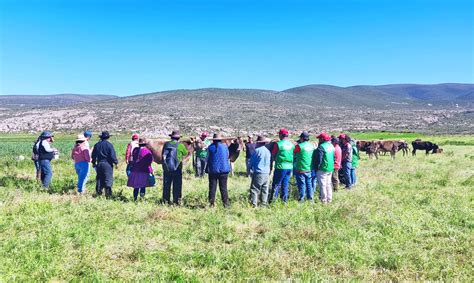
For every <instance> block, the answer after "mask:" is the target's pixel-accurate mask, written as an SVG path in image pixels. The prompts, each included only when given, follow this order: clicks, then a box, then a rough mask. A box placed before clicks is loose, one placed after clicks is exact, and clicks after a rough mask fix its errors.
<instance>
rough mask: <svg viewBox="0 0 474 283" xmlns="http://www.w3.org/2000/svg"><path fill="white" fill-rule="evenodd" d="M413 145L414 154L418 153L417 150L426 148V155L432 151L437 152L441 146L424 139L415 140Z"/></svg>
mask: <svg viewBox="0 0 474 283" xmlns="http://www.w3.org/2000/svg"><path fill="white" fill-rule="evenodd" d="M411 145H412V146H413V151H412V152H411V153H412V155H413V156H415V155H416V150H417V149H418V150H425V151H426V155H428V154H429V153H430V151H431V152H432V153H436V152H437V151H438V148H439V146H438V145H437V144H435V143H432V142H429V141H422V140H415V141H414V142H412V143H411Z"/></svg>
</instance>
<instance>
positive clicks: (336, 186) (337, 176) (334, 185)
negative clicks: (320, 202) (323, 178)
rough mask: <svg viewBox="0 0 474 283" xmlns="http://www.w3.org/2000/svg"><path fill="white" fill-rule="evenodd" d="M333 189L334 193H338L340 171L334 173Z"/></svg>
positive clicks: (336, 170) (335, 170)
mask: <svg viewBox="0 0 474 283" xmlns="http://www.w3.org/2000/svg"><path fill="white" fill-rule="evenodd" d="M331 180H332V189H333V191H335V192H337V188H338V186H339V169H334V171H333V172H332V178H331Z"/></svg>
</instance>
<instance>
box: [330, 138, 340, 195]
mask: <svg viewBox="0 0 474 283" xmlns="http://www.w3.org/2000/svg"><path fill="white" fill-rule="evenodd" d="M331 143H332V146H334V171H333V173H332V188H333V191H335V192H337V189H338V187H339V169H341V157H342V153H341V147H340V146H339V139H338V138H337V137H336V136H331Z"/></svg>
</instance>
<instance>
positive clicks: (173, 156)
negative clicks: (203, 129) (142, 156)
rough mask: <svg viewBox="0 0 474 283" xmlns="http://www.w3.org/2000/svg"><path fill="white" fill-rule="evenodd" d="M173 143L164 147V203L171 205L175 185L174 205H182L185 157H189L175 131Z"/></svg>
mask: <svg viewBox="0 0 474 283" xmlns="http://www.w3.org/2000/svg"><path fill="white" fill-rule="evenodd" d="M170 137H171V141H169V142H167V143H165V144H164V146H163V202H164V203H167V204H171V199H170V197H171V196H170V193H171V185H173V204H176V205H180V204H181V197H182V189H183V157H184V156H186V155H188V150H187V149H186V146H185V145H184V144H182V143H180V142H179V139H180V138H181V135H180V134H179V131H173V132H172V133H171V135H170Z"/></svg>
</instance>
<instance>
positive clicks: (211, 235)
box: [0, 133, 474, 282]
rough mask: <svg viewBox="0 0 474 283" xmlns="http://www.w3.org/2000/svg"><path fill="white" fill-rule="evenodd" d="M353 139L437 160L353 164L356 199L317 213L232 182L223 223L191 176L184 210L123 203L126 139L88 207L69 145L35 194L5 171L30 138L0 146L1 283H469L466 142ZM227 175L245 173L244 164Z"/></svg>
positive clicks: (341, 197) (22, 166) (473, 180)
mask: <svg viewBox="0 0 474 283" xmlns="http://www.w3.org/2000/svg"><path fill="white" fill-rule="evenodd" d="M354 136H355V137H356V138H359V139H380V138H384V139H391V138H397V139H406V140H408V141H411V140H413V139H415V138H417V137H422V138H424V139H429V140H432V141H434V142H437V143H438V144H440V145H441V146H442V147H443V148H444V154H438V155H429V156H425V155H424V154H421V153H420V154H418V156H417V157H411V156H410V157H402V156H401V155H397V159H396V160H395V161H392V160H390V157H388V156H386V157H384V156H382V157H381V158H380V159H379V160H367V157H366V156H365V155H363V159H362V160H361V164H360V168H359V169H358V176H359V181H358V184H357V187H356V189H355V190H354V191H351V192H347V191H340V192H337V193H335V195H334V202H333V203H332V204H330V205H322V204H320V203H316V204H314V205H309V204H303V205H300V204H299V203H298V202H297V201H296V198H295V193H296V188H295V186H294V184H293V185H292V187H291V193H292V195H293V196H292V198H291V200H290V202H289V204H288V205H286V206H285V205H283V204H281V203H276V204H274V205H271V206H270V207H269V208H266V209H265V208H258V209H253V208H251V207H250V206H249V205H248V204H247V197H248V188H249V183H250V182H249V180H248V179H247V178H245V177H242V176H241V174H237V176H235V177H232V178H230V180H229V192H230V198H231V208H230V209H228V210H225V209H223V208H222V207H221V206H220V205H219V204H220V202H218V206H217V207H216V208H214V209H211V208H208V207H207V180H206V179H202V180H201V179H196V178H194V177H193V175H192V174H191V171H190V170H191V169H190V168H187V169H186V174H185V176H184V188H183V195H184V204H183V207H168V206H163V205H159V204H158V201H159V200H160V198H161V192H162V186H161V183H160V181H159V182H158V185H157V186H156V187H154V188H151V189H149V190H148V192H147V196H146V200H145V201H143V202H138V203H134V202H132V195H131V194H132V193H131V189H130V188H127V187H126V186H125V184H126V177H125V172H124V171H125V165H124V163H123V153H124V150H125V146H126V142H127V139H128V138H122V137H117V136H116V137H113V138H112V140H111V141H112V142H113V143H114V144H115V146H116V148H117V150H118V151H119V156H120V158H121V159H120V161H121V163H120V165H119V170H118V171H116V179H115V185H114V199H113V200H105V199H103V198H93V197H92V189H93V187H94V184H93V180H89V182H88V183H87V188H88V189H89V190H88V192H87V194H86V195H85V196H82V197H78V196H75V195H74V194H73V192H74V182H75V173H74V169H73V164H72V160H71V159H70V158H69V157H68V155H69V150H70V148H71V147H72V140H73V137H72V136H58V140H57V142H56V143H55V146H57V147H58V148H59V149H60V151H61V158H60V160H57V161H54V162H53V166H54V174H55V175H54V179H53V183H52V186H51V189H50V190H49V191H44V190H42V189H41V188H40V187H39V185H38V184H37V183H36V182H35V181H34V168H33V164H32V162H31V161H30V160H17V159H18V156H19V155H26V156H28V154H29V152H30V147H31V141H32V140H33V139H34V138H35V137H34V136H25V135H23V136H19V135H3V136H0V142H1V143H2V147H0V168H1V169H0V170H1V171H0V262H2V264H1V265H0V281H2V282H4V281H5V282H6V281H64V280H67V281H69V280H85V281H92V280H118V281H130V280H144V281H152V280H153V281H155V280H164V281H173V280H180V281H220V280H225V281H244V280H258V281H268V280H290V279H291V280H304V281H309V280H363V281H388V280H393V281H402V280H404V281H405V280H408V281H414V280H430V281H461V282H471V281H473V280H474V277H473V274H472V270H473V268H474V266H473V262H474V257H473V249H472V246H473V240H474V237H473V235H474V233H473V228H474V216H473V214H472V211H473V203H472V200H473V197H474V194H473V190H472V188H473V187H474V171H473V167H472V163H473V162H474V139H473V138H472V136H422V135H419V134H411V133H410V134H398V133H366V134H361V135H357V134H355V135H354ZM94 142H95V141H93V143H94ZM93 143H92V144H93ZM154 167H155V169H158V167H157V166H154ZM236 169H237V173H241V172H244V164H243V158H239V160H238V162H237V166H236ZM157 174H158V176H161V171H160V170H159V169H158V170H157ZM94 176H95V175H94V174H92V177H94ZM292 183H294V181H292Z"/></svg>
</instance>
